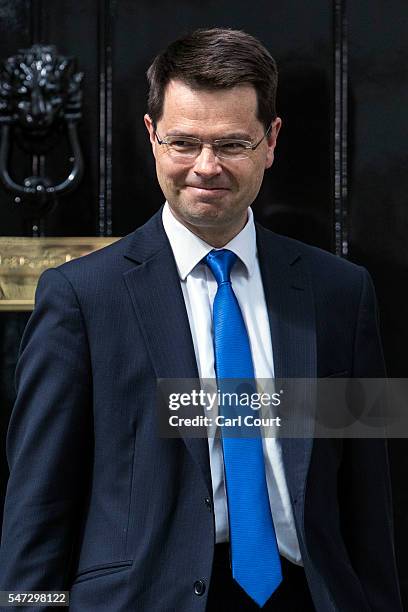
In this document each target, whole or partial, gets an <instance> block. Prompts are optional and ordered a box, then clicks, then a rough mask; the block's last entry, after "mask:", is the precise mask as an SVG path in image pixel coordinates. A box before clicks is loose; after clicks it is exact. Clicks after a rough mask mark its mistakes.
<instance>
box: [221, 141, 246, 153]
mask: <svg viewBox="0 0 408 612" xmlns="http://www.w3.org/2000/svg"><path fill="white" fill-rule="evenodd" d="M218 146H219V148H220V150H221V151H236V152H239V151H244V150H245V148H246V147H245V145H244V144H243V143H242V142H239V141H234V140H230V141H226V142H222V143H220V144H219V145H218Z"/></svg>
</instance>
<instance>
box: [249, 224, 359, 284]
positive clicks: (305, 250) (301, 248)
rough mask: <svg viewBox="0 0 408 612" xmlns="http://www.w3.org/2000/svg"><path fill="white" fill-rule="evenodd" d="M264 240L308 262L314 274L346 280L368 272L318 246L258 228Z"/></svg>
mask: <svg viewBox="0 0 408 612" xmlns="http://www.w3.org/2000/svg"><path fill="white" fill-rule="evenodd" d="M258 228H259V231H260V232H261V233H262V234H263V237H264V239H266V240H268V241H271V242H274V243H275V245H277V248H279V249H280V250H283V251H286V252H287V253H288V254H290V256H291V257H293V260H295V259H296V258H297V257H301V258H302V259H304V260H305V261H307V262H308V264H309V266H310V269H311V272H312V273H313V274H317V275H319V274H323V275H326V274H327V275H335V276H339V275H342V276H345V277H346V278H347V277H348V278H359V279H360V278H361V275H362V273H365V272H366V270H365V268H364V267H363V266H359V265H357V264H355V263H353V262H351V261H348V260H346V259H343V258H342V257H339V256H337V255H334V254H333V253H330V252H329V251H325V250H324V249H321V248H319V247H316V246H312V245H310V244H306V243H305V242H301V241H300V240H296V239H295V238H289V237H287V236H283V235H281V234H276V233H275V232H272V231H271V230H268V229H266V228H264V227H262V226H258Z"/></svg>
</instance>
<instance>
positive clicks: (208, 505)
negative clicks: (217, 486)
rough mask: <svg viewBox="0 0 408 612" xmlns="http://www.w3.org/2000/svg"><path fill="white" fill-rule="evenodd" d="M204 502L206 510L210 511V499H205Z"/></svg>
mask: <svg viewBox="0 0 408 612" xmlns="http://www.w3.org/2000/svg"><path fill="white" fill-rule="evenodd" d="M204 501H205V505H206V506H207V508H208V509H209V510H210V511H211V499H210V498H209V497H206V498H205V499H204Z"/></svg>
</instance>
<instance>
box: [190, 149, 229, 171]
mask: <svg viewBox="0 0 408 612" xmlns="http://www.w3.org/2000/svg"><path fill="white" fill-rule="evenodd" d="M194 172H196V173H197V174H200V175H201V176H215V175H218V174H220V173H221V172H222V167H221V164H220V160H219V159H218V157H217V156H216V155H215V153H214V150H213V148H212V146H211V145H210V144H203V145H202V148H201V151H200V154H199V155H198V157H197V158H196V160H195V164H194Z"/></svg>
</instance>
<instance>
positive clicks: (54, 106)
mask: <svg viewBox="0 0 408 612" xmlns="http://www.w3.org/2000/svg"><path fill="white" fill-rule="evenodd" d="M82 78H83V73H81V72H76V65H75V60H74V59H73V58H68V57H63V56H61V55H59V54H58V53H57V50H56V48H55V47H54V46H42V45H33V46H32V47H31V48H30V49H21V50H20V51H19V52H18V53H17V55H14V56H12V57H9V58H8V59H7V60H6V61H4V62H3V63H2V64H1V65H0V180H1V181H2V183H3V185H4V186H5V187H6V189H8V190H9V191H11V192H12V193H13V195H14V201H15V202H16V203H19V204H20V205H21V206H22V208H23V209H24V210H25V211H27V209H28V211H29V214H31V215H32V216H33V217H34V216H36V217H41V216H43V215H44V214H45V213H46V212H49V210H50V209H51V208H52V207H53V206H54V205H55V203H56V202H57V198H58V197H59V196H61V195H63V194H66V193H68V191H71V190H72V189H74V188H75V187H76V186H77V185H78V183H79V181H80V179H81V176H82V172H83V158H82V153H81V148H80V144H79V139H78V132H77V123H78V120H79V119H80V117H81V105H82V91H81V83H82ZM64 141H65V143H66V142H68V154H67V155H68V159H67V168H66V170H65V176H63V177H58V178H57V179H54V180H52V178H51V177H50V176H49V174H48V173H49V172H50V170H49V167H50V166H51V165H52V164H50V163H48V164H47V161H48V162H50V161H52V160H51V156H54V157H55V153H56V150H57V148H59V147H61V150H63V151H65V150H66V148H67V147H66V144H65V148H63V147H64ZM14 145H16V146H17V147H18V148H19V149H20V150H22V151H23V152H24V153H25V154H26V156H27V157H29V162H30V165H28V163H29V162H28V161H27V162H26V164H24V167H30V176H26V177H24V174H22V175H21V178H20V180H19V179H17V178H16V177H15V175H16V174H17V172H18V171H20V174H21V166H22V164H21V163H19V166H20V168H19V169H17V168H15V172H13V168H10V167H9V166H10V164H11V160H12V149H13V146H14ZM54 165H55V164H54ZM13 176H14V178H13Z"/></svg>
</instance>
